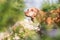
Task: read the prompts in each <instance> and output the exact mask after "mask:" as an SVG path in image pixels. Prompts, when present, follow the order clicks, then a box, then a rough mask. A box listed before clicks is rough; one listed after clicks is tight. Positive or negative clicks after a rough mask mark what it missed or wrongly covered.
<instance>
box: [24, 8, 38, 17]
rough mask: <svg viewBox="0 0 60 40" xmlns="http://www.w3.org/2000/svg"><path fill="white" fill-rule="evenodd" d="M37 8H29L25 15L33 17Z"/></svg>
mask: <svg viewBox="0 0 60 40" xmlns="http://www.w3.org/2000/svg"><path fill="white" fill-rule="evenodd" d="M38 11H39V10H38V9H37V8H29V9H28V10H27V11H26V12H25V15H26V16H28V17H31V18H34V17H35V16H36V15H37V13H38Z"/></svg>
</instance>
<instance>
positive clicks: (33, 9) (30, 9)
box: [29, 8, 37, 11]
mask: <svg viewBox="0 0 60 40" xmlns="http://www.w3.org/2000/svg"><path fill="white" fill-rule="evenodd" d="M29 11H37V9H36V8H29Z"/></svg>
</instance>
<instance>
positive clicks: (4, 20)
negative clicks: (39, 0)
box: [0, 0, 25, 30]
mask: <svg viewBox="0 0 60 40" xmlns="http://www.w3.org/2000/svg"><path fill="white" fill-rule="evenodd" d="M24 7H25V5H24V2H23V0H0V30H1V29H2V28H3V27H9V26H11V25H13V24H14V23H15V22H16V21H18V20H21V19H23V15H24V14H23V11H24Z"/></svg>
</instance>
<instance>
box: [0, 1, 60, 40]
mask: <svg viewBox="0 0 60 40" xmlns="http://www.w3.org/2000/svg"><path fill="white" fill-rule="evenodd" d="M30 7H36V8H38V9H41V10H43V11H47V12H48V11H51V10H54V9H57V8H59V7H60V0H0V32H4V31H6V30H7V29H8V28H9V27H11V26H12V25H14V24H15V23H16V22H17V21H20V20H23V19H24V17H25V15H24V11H26V9H28V8H30ZM59 25H60V24H59ZM59 27H60V26H59ZM58 38H60V37H58ZM49 39H50V38H49ZM49 39H48V38H47V39H46V40H49ZM50 40H51V39H50ZM54 40H55V39H54ZM56 40H60V39H56Z"/></svg>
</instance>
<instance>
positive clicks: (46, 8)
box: [42, 2, 60, 12]
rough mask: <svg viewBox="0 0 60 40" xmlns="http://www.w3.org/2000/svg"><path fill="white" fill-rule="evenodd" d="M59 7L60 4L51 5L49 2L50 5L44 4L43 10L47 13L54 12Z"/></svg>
mask: <svg viewBox="0 0 60 40" xmlns="http://www.w3.org/2000/svg"><path fill="white" fill-rule="evenodd" d="M59 7H60V3H52V4H50V3H49V2H48V3H47V2H44V3H43V4H42V10H43V11H46V12H49V11H51V10H54V9H57V8H59Z"/></svg>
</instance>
